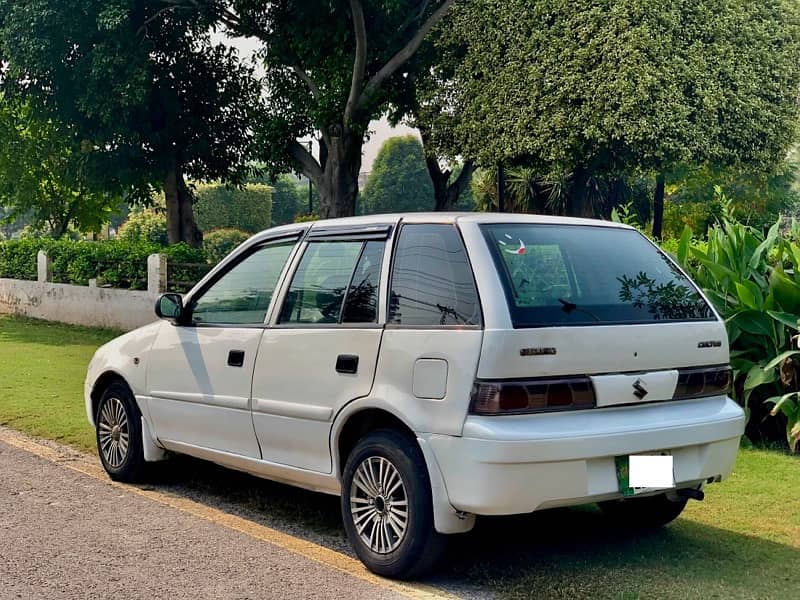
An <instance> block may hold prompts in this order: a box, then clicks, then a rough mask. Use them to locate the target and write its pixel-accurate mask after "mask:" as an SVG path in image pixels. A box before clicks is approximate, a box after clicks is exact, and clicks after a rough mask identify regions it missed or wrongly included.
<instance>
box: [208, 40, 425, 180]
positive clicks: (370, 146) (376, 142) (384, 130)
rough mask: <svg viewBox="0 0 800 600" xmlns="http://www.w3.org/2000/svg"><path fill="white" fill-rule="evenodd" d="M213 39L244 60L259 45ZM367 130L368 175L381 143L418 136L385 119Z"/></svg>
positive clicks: (363, 166)
mask: <svg viewBox="0 0 800 600" xmlns="http://www.w3.org/2000/svg"><path fill="white" fill-rule="evenodd" d="M214 37H215V38H216V39H218V40H220V41H222V42H223V43H226V44H230V45H231V46H233V47H234V48H236V49H238V50H239V52H240V54H241V56H242V57H244V58H252V56H253V53H254V52H255V50H256V49H257V48H258V45H259V42H258V40H255V39H252V38H230V37H227V36H225V35H224V34H221V33H220V34H215V35H214ZM369 129H370V137H369V141H367V143H366V144H364V152H363V159H362V162H361V172H362V173H369V172H370V171H372V163H373V162H375V158H376V157H377V156H378V151H379V150H380V149H381V146H382V145H383V143H384V142H385V141H386V140H387V139H389V138H390V137H394V136H398V135H409V134H412V135H416V136H419V133H418V132H417V130H416V129H412V128H411V127H407V126H405V125H400V126H398V127H392V126H391V125H389V123H388V121H387V120H386V119H385V118H383V119H380V120H378V121H373V122H372V123H370V128H369Z"/></svg>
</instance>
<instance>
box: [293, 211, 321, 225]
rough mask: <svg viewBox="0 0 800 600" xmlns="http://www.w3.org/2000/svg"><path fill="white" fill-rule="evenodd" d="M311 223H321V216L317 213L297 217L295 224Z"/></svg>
mask: <svg viewBox="0 0 800 600" xmlns="http://www.w3.org/2000/svg"><path fill="white" fill-rule="evenodd" d="M311 221H319V215H318V214H315V213H311V214H302V215H295V217H294V222H295V223H310V222H311Z"/></svg>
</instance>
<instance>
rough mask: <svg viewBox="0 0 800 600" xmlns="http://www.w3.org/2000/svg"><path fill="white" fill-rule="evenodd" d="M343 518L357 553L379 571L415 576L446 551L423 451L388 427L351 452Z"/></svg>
mask: <svg viewBox="0 0 800 600" xmlns="http://www.w3.org/2000/svg"><path fill="white" fill-rule="evenodd" d="M342 517H343V519H344V527H345V530H346V531H347V537H348V538H349V540H350V543H351V544H352V546H353V548H354V550H355V552H356V554H357V555H358V557H359V558H360V559H361V561H362V562H363V563H364V564H365V565H366V567H367V568H368V569H369V570H370V571H372V572H373V573H377V574H378V575H383V576H385V577H392V578H396V579H409V578H413V577H418V576H420V575H422V574H423V573H425V572H426V571H427V570H429V569H430V568H432V567H433V565H434V564H435V562H436V561H437V560H438V558H439V557H440V555H441V553H442V551H443V550H444V542H445V538H444V536H443V535H441V534H439V533H437V532H436V530H435V528H434V524H433V502H432V500H431V486H430V479H429V477H428V470H427V467H426V465H425V459H424V457H423V456H422V451H421V450H420V448H419V445H418V444H417V441H416V440H414V439H413V438H411V437H409V436H406V435H403V434H402V433H400V432H397V431H394V430H391V429H383V430H378V431H375V432H373V433H370V434H369V435H367V436H366V437H364V438H363V439H362V440H361V441H360V442H359V443H358V444H357V445H356V447H355V448H354V449H353V451H352V452H351V453H350V456H349V457H348V459H347V463H346V465H345V468H344V473H343V477H342Z"/></svg>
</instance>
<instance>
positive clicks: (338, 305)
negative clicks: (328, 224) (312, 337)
mask: <svg viewBox="0 0 800 600" xmlns="http://www.w3.org/2000/svg"><path fill="white" fill-rule="evenodd" d="M363 245H364V243H363V242H360V241H336V242H330V241H325V242H312V243H310V244H309V245H308V247H307V248H306V251H305V253H304V254H303V258H302V259H301V260H300V265H299V266H298V267H297V271H296V272H295V274H294V277H293V278H292V284H291V286H289V292H288V294H287V296H286V300H284V303H283V309H282V310H281V317H280V322H281V323H304V324H313V323H338V322H339V318H340V316H341V312H342V304H343V302H344V297H345V294H346V292H347V289H348V286H349V285H350V280H351V278H352V276H353V271H354V270H355V268H356V263H357V262H358V259H359V257H360V255H361V249H362V247H363Z"/></svg>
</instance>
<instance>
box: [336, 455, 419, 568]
mask: <svg viewBox="0 0 800 600" xmlns="http://www.w3.org/2000/svg"><path fill="white" fill-rule="evenodd" d="M350 512H351V514H352V519H353V525H354V526H355V528H356V532H357V533H358V536H359V537H360V538H361V541H362V542H364V544H366V546H367V547H368V548H369V549H370V550H372V551H373V552H375V553H377V554H389V553H390V552H392V551H394V550H396V549H397V547H398V546H400V544H401V543H402V542H403V539H404V538H405V535H406V530H407V529H408V497H407V495H406V487H405V484H404V483H403V478H402V477H401V476H400V472H399V471H398V470H397V468H395V466H394V465H393V464H392V463H391V462H389V461H388V460H386V459H385V458H383V457H382V456H370V457H369V458H366V459H365V460H364V461H363V462H362V463H361V464H360V465H359V466H358V469H356V472H355V475H354V476H353V483H352V485H351V486H350Z"/></svg>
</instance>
